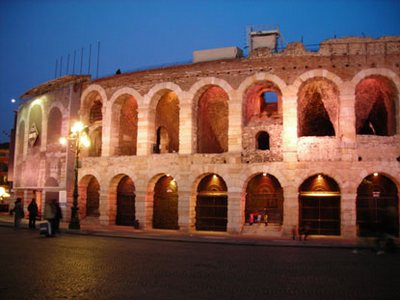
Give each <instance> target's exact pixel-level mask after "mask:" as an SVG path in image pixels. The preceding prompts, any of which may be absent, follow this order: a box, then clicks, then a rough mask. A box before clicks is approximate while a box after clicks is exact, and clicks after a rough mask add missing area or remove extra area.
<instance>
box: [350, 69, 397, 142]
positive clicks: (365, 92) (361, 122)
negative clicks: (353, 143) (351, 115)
mask: <svg viewBox="0 0 400 300" xmlns="http://www.w3.org/2000/svg"><path fill="white" fill-rule="evenodd" d="M397 96H398V93H397V90H396V87H395V86H394V84H393V83H392V82H391V81H390V80H389V79H387V78H385V77H383V76H370V77H367V78H365V79H363V80H362V81H361V82H360V83H359V84H358V85H357V87H356V109H355V110H356V127H357V128H356V130H357V134H360V135H380V136H392V135H394V134H396V111H395V102H396V99H397Z"/></svg>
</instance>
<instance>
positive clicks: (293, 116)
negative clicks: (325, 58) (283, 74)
mask: <svg viewBox="0 0 400 300" xmlns="http://www.w3.org/2000/svg"><path fill="white" fill-rule="evenodd" d="M292 89H293V87H292ZM282 111H283V133H282V148H283V160H284V161H287V162H297V96H296V94H295V91H292V90H290V89H289V87H288V91H284V92H283V95H282Z"/></svg>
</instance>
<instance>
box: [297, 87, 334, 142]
mask: <svg viewBox="0 0 400 300" xmlns="http://www.w3.org/2000/svg"><path fill="white" fill-rule="evenodd" d="M303 114H304V116H303V124H301V134H300V136H335V129H334V128H333V125H332V123H331V121H330V118H329V115H328V112H327V111H326V109H325V106H324V104H323V102H322V100H321V95H320V94H319V93H314V94H313V96H312V97H311V98H310V99H309V101H308V103H307V105H306V107H305V108H304V110H303Z"/></svg>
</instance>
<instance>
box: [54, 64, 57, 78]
mask: <svg viewBox="0 0 400 300" xmlns="http://www.w3.org/2000/svg"><path fill="white" fill-rule="evenodd" d="M57 69H58V59H56V69H55V70H54V78H57Z"/></svg>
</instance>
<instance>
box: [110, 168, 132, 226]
mask: <svg viewBox="0 0 400 300" xmlns="http://www.w3.org/2000/svg"><path fill="white" fill-rule="evenodd" d="M108 198H109V204H110V222H111V223H114V224H116V225H125V226H133V225H135V224H136V208H135V199H136V188H135V183H134V181H133V179H132V178H131V177H130V176H129V175H126V174H124V173H120V174H118V175H115V176H114V177H113V178H112V179H111V182H110V188H109V197H108Z"/></svg>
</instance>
